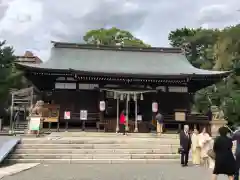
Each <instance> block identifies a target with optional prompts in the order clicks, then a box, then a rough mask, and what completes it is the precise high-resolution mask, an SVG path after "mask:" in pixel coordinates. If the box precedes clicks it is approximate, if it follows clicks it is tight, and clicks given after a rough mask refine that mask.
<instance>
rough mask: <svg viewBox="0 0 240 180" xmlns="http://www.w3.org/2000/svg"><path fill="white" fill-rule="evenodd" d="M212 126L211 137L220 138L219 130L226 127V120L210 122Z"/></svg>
mask: <svg viewBox="0 0 240 180" xmlns="http://www.w3.org/2000/svg"><path fill="white" fill-rule="evenodd" d="M210 125H211V135H212V137H216V136H218V129H219V128H220V127H223V126H224V125H227V121H226V120H213V121H211V122H210Z"/></svg>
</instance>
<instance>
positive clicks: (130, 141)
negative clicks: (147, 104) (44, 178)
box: [21, 138, 179, 145]
mask: <svg viewBox="0 0 240 180" xmlns="http://www.w3.org/2000/svg"><path fill="white" fill-rule="evenodd" d="M21 144H161V145H164V144H166V145H167V144H179V141H178V140H177V139H161V140H160V139H154V140H149V139H137V140H136V139H132V138H129V139H125V138H124V139H122V138H121V139H120V138H119V139H116V138H114V139H93V138H85V139H84V138H81V139H79V138H78V139H36V138H35V139H33V138H31V139H22V140H21Z"/></svg>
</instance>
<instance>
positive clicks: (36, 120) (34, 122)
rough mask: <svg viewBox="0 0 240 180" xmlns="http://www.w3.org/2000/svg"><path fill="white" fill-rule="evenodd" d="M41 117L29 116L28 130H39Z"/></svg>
mask: <svg viewBox="0 0 240 180" xmlns="http://www.w3.org/2000/svg"><path fill="white" fill-rule="evenodd" d="M40 119H41V117H31V119H30V123H29V130H30V131H39V130H40V123H41V120H40Z"/></svg>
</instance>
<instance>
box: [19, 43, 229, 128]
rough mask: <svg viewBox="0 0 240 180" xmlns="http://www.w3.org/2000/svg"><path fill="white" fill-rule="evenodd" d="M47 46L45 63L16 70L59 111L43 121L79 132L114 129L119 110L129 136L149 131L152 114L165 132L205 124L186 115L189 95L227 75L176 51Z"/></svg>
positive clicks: (198, 117) (202, 119)
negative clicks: (158, 117)
mask: <svg viewBox="0 0 240 180" xmlns="http://www.w3.org/2000/svg"><path fill="white" fill-rule="evenodd" d="M52 44H53V47H52V49H51V55H50V58H49V60H48V61H46V62H43V63H40V64H33V63H21V62H20V63H17V68H18V69H20V70H22V71H23V72H24V75H25V77H26V78H27V79H28V80H30V81H31V82H32V84H33V85H34V86H35V87H36V88H37V89H38V90H39V91H40V92H41V97H40V98H39V100H40V99H41V100H43V101H44V102H45V103H48V104H51V106H56V107H58V108H59V112H58V113H57V114H55V117H56V118H55V120H52V121H51V120H50V119H51V118H50V117H51V116H52V115H51V114H48V115H46V116H48V118H49V121H48V120H46V122H52V123H54V122H55V123H58V125H59V124H60V125H61V124H65V123H67V124H68V127H75V128H79V129H82V128H83V129H94V128H96V130H99V131H100V130H102V129H104V130H105V131H107V132H116V131H119V125H118V124H119V116H120V113H121V112H122V111H123V110H124V111H125V113H126V120H127V129H128V130H129V132H150V131H151V130H152V127H154V121H153V120H154V119H155V115H156V113H157V111H160V112H161V113H162V114H163V116H164V129H165V130H166V131H167V130H171V129H175V130H179V129H181V128H182V125H183V124H189V125H190V126H191V127H193V126H197V127H203V126H208V125H209V119H208V118H207V116H204V115H203V114H192V112H191V106H192V104H193V96H194V93H195V92H196V91H198V90H200V89H202V88H205V87H207V86H210V85H212V84H214V83H217V82H218V81H220V80H222V79H223V78H224V77H227V76H228V75H229V72H221V71H210V70H203V69H198V68H195V67H193V66H192V65H191V64H190V62H189V61H188V60H187V58H186V56H185V55H184V52H183V51H182V49H180V48H156V47H151V48H143V47H121V46H102V45H89V44H75V43H63V42H52ZM66 112H68V115H69V117H67V118H66V117H65V116H64V114H65V113H66ZM80 112H85V117H80V116H83V115H81V113H80ZM84 118H85V119H84ZM46 119H47V118H46ZM83 119H84V120H83Z"/></svg>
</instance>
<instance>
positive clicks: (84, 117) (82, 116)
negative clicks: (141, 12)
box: [80, 110, 88, 120]
mask: <svg viewBox="0 0 240 180" xmlns="http://www.w3.org/2000/svg"><path fill="white" fill-rule="evenodd" d="M87 115H88V112H87V110H81V111H80V120H87Z"/></svg>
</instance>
